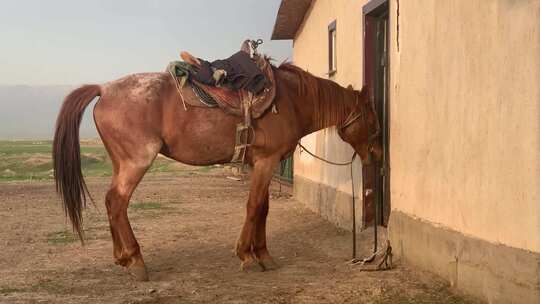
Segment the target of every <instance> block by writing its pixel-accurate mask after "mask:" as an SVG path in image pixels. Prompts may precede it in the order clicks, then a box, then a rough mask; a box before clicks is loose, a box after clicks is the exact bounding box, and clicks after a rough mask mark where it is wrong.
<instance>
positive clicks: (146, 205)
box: [129, 202, 164, 210]
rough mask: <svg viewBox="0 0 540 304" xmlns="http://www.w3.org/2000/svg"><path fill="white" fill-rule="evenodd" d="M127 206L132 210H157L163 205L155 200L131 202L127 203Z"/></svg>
mask: <svg viewBox="0 0 540 304" xmlns="http://www.w3.org/2000/svg"><path fill="white" fill-rule="evenodd" d="M129 208H131V209H133V210H159V209H163V208H164V207H163V206H162V205H161V204H160V203H155V202H140V203H136V202H133V203H131V204H130V205H129Z"/></svg>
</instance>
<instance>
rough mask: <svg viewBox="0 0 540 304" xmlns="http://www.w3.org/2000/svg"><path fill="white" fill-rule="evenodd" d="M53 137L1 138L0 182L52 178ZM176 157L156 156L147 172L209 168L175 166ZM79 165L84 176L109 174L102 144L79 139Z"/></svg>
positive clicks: (180, 171) (178, 171) (203, 169)
mask: <svg viewBox="0 0 540 304" xmlns="http://www.w3.org/2000/svg"><path fill="white" fill-rule="evenodd" d="M51 154H52V141H50V140H49V141H46V140H45V141H31V140H21V141H7V140H0V182H2V181H21V180H24V181H33V180H51V179H52V178H53V165H52V156H51ZM174 163H175V161H173V160H170V159H167V158H163V157H159V158H157V159H156V160H155V161H154V163H153V165H152V167H151V168H150V169H149V170H148V172H149V173H177V174H185V173H186V172H187V171H190V170H193V171H199V172H208V171H210V170H211V169H212V168H213V167H212V166H210V167H201V168H198V169H195V170H194V169H193V168H191V169H183V168H180V167H178V166H174V165H173V164H174ZM81 167H82V170H83V175H84V176H85V177H100V176H111V174H112V165H111V161H110V159H109V156H108V154H107V151H106V150H105V147H103V145H101V144H97V143H95V142H94V143H91V144H89V143H88V142H85V141H83V142H82V143H81Z"/></svg>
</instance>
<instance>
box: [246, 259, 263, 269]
mask: <svg viewBox="0 0 540 304" xmlns="http://www.w3.org/2000/svg"><path fill="white" fill-rule="evenodd" d="M240 270H241V271H243V272H261V271H264V268H263V266H262V265H260V264H259V263H257V262H256V261H254V260H247V261H244V262H242V263H241V264H240Z"/></svg>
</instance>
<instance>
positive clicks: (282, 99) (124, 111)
mask: <svg viewBox="0 0 540 304" xmlns="http://www.w3.org/2000/svg"><path fill="white" fill-rule="evenodd" d="M273 69H274V74H275V78H276V87H277V90H276V98H275V105H276V107H277V112H278V113H274V112H273V111H268V112H267V113H266V114H265V115H263V116H262V117H261V118H259V119H257V120H256V121H254V122H253V128H254V138H253V145H252V146H251V147H250V148H249V149H248V152H247V156H246V161H247V163H248V164H249V165H250V166H251V167H252V173H251V188H250V193H249V199H248V202H247V211H246V218H245V222H244V226H243V228H242V231H241V233H240V237H239V239H238V241H237V245H236V255H237V256H238V257H239V258H240V260H241V268H242V269H255V270H256V269H259V270H267V269H273V268H275V267H276V266H277V265H276V264H275V263H274V261H273V259H272V257H271V256H270V254H269V252H268V249H267V245H266V216H267V214H268V186H269V184H270V181H271V179H272V174H273V170H274V167H275V166H276V165H277V164H278V163H279V161H280V160H282V159H283V158H284V157H286V156H287V155H289V154H290V153H291V152H293V151H294V149H295V148H296V146H297V143H298V141H299V140H300V139H301V138H302V137H303V136H305V135H307V134H310V133H312V132H315V131H317V130H320V129H323V128H327V127H331V126H337V128H338V134H339V136H340V137H341V138H342V139H343V140H344V141H345V142H347V143H349V144H350V145H351V146H352V147H353V148H354V150H355V151H356V152H357V153H358V154H359V155H360V157H361V159H362V163H363V164H365V163H366V162H368V161H369V159H370V155H371V154H372V152H374V154H375V155H376V156H379V155H380V145H379V143H378V142H377V141H376V140H374V137H375V136H374V134H377V133H378V130H379V123H378V120H377V116H376V114H375V112H374V109H373V105H372V103H371V102H370V101H369V98H368V94H367V90H366V89H365V88H363V89H362V90H361V91H355V90H353V89H352V88H347V89H345V88H343V87H341V86H339V85H338V84H336V83H334V82H332V81H330V80H326V79H322V78H318V77H315V76H313V75H311V74H309V73H307V72H305V71H303V70H301V69H300V68H298V67H296V66H294V65H292V64H282V65H281V66H279V67H277V68H276V67H273ZM97 96H101V98H100V99H99V101H98V102H97V104H96V106H95V108H94V120H95V123H96V127H97V130H98V132H99V135H100V137H101V139H102V140H103V143H104V145H105V148H106V149H107V152H108V153H109V155H110V158H111V160H112V165H113V176H112V183H111V186H110V189H109V191H108V192H107V195H106V197H105V205H106V207H107V213H108V217H109V223H110V230H111V234H112V240H113V254H114V258H115V262H116V263H117V264H120V265H122V266H124V267H127V268H128V269H129V270H130V272H131V273H132V274H134V275H135V276H136V278H137V279H139V280H147V279H148V274H147V271H146V266H145V264H144V261H143V258H142V255H141V251H140V248H139V244H138V243H137V240H136V239H135V236H134V234H133V231H132V229H131V226H130V223H129V220H128V216H127V208H128V204H129V200H130V197H131V195H132V193H133V191H134V190H135V187H136V186H137V184H138V183H139V182H140V181H141V179H142V177H143V175H144V174H145V172H146V170H147V169H148V168H149V167H150V165H151V164H152V162H153V160H154V159H155V158H156V156H157V154H158V153H161V154H163V155H165V156H167V157H170V158H172V159H175V160H177V161H179V162H182V163H186V164H190V165H210V164H221V163H227V162H229V161H230V160H231V159H232V157H233V153H234V146H235V134H236V124H237V123H238V122H240V121H241V118H240V117H236V116H232V115H229V114H226V113H224V112H223V111H222V110H220V109H218V108H199V107H189V108H188V109H187V110H186V109H184V108H183V105H182V102H181V99H180V97H179V94H178V92H177V89H176V87H175V83H174V81H173V80H172V78H171V77H170V75H169V74H167V73H147V74H135V75H130V76H127V77H124V78H121V79H119V80H116V81H113V82H109V83H106V84H103V85H85V86H82V87H80V88H78V89H76V90H74V91H73V92H71V93H70V94H69V95H68V96H67V97H66V99H65V100H64V103H63V105H62V108H61V110H60V113H59V115H58V120H57V124H56V133H55V136H54V144H53V160H54V172H55V175H54V176H55V181H56V188H57V191H58V193H59V194H60V195H61V197H62V200H63V204H64V209H65V212H66V215H67V216H69V218H70V220H71V223H72V224H73V228H74V230H75V231H76V232H77V233H78V234H79V237H80V238H81V241H82V240H83V233H82V228H81V226H82V209H83V207H84V206H85V205H86V195H89V194H88V190H87V188H86V184H85V182H84V180H83V176H82V172H81V165H80V146H79V125H80V121H81V118H82V115H83V112H84V110H85V108H86V107H87V106H88V104H89V103H90V102H91V101H92V100H93V99H94V98H95V97H97Z"/></svg>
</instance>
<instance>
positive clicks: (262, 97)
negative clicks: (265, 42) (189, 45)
mask: <svg viewBox="0 0 540 304" xmlns="http://www.w3.org/2000/svg"><path fill="white" fill-rule="evenodd" d="M187 56H191V55H189V53H187V52H182V59H184V61H186V62H188V63H190V64H192V62H193V63H195V62H196V61H191V62H190V61H188V60H190V59H188V60H186V58H189V57H187ZM184 57H185V58H184ZM191 57H193V56H191ZM193 58H195V57H193ZM195 59H196V58H195ZM254 59H255V62H256V64H257V66H258V67H259V68H260V69H261V71H262V72H263V74H264V75H265V76H266V79H267V85H266V87H265V88H264V89H263V91H262V93H260V94H258V95H254V94H253V93H251V92H248V91H246V90H238V91H235V90H232V89H229V88H227V87H214V86H210V85H206V84H203V83H200V82H198V81H196V80H193V79H192V80H190V81H188V82H187V83H186V85H185V86H184V87H183V88H182V94H183V99H184V102H185V103H186V104H187V105H190V106H194V107H219V108H221V109H222V110H223V111H225V112H226V113H229V114H232V115H235V116H240V117H244V116H245V113H244V111H245V109H244V108H245V107H249V111H250V112H251V113H250V115H251V118H253V119H257V118H259V117H261V116H262V115H263V114H264V113H265V112H266V111H267V110H268V109H269V108H270V106H272V103H273V101H274V97H275V95H276V84H275V78H274V72H273V70H272V66H271V65H270V63H269V62H268V60H267V59H266V58H264V57H262V56H259V55H255V57H254ZM208 97H210V98H208Z"/></svg>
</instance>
